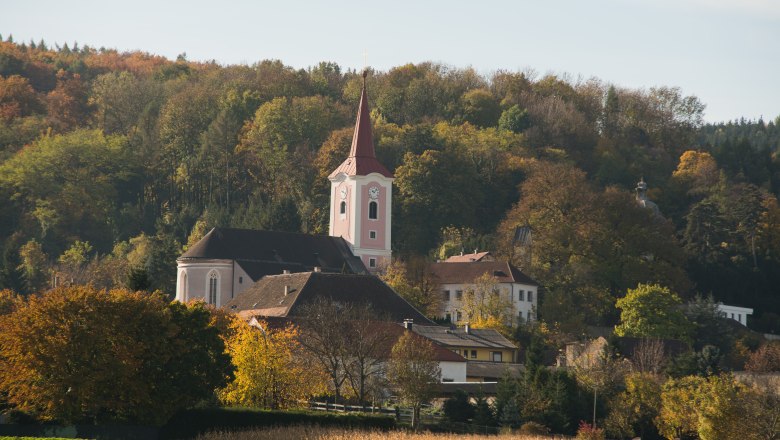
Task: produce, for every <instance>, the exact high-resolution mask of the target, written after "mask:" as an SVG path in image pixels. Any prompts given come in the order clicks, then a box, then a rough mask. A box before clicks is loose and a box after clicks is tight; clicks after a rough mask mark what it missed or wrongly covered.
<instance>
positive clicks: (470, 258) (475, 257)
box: [444, 252, 493, 263]
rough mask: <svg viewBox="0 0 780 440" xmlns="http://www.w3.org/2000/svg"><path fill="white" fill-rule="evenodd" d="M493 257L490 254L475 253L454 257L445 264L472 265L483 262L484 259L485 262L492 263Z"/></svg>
mask: <svg viewBox="0 0 780 440" xmlns="http://www.w3.org/2000/svg"><path fill="white" fill-rule="evenodd" d="M486 257H487V258H486ZM492 257H493V256H492V255H491V254H490V252H475V253H473V254H465V255H463V254H460V255H453V256H451V257H449V258H447V259H446V260H444V262H445V263H471V262H474V261H482V260H483V259H484V260H485V261H490V259H491V258H492Z"/></svg>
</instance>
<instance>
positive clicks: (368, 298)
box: [224, 272, 431, 323]
mask: <svg viewBox="0 0 780 440" xmlns="http://www.w3.org/2000/svg"><path fill="white" fill-rule="evenodd" d="M285 287H286V291H287V295H285ZM318 297H322V298H331V299H333V300H334V301H338V302H344V303H356V304H365V303H368V304H370V305H371V307H372V308H373V309H374V310H376V312H377V313H378V314H379V315H380V316H383V317H386V318H387V319H390V320H394V321H402V320H404V319H413V320H415V321H417V322H422V323H431V321H430V320H428V318H426V317H425V316H424V315H423V314H422V313H420V312H419V311H418V310H417V309H415V308H414V307H412V306H411V305H410V304H409V303H408V302H406V300H404V299H403V298H401V297H400V296H399V295H398V294H397V293H396V292H395V291H394V290H393V289H391V288H390V287H389V286H388V285H387V284H385V283H384V282H383V281H382V280H380V279H379V278H377V277H375V276H373V275H351V274H337V273H324V272H303V273H293V274H286V275H269V276H266V277H263V278H262V279H261V280H260V281H258V282H256V283H255V284H254V285H252V286H251V287H249V288H248V289H247V290H245V291H243V292H241V293H240V294H239V295H238V296H236V297H235V298H233V299H232V300H230V301H229V302H228V303H227V304H225V306H224V307H225V308H227V309H228V310H232V311H234V312H236V313H240V312H243V313H242V314H243V315H247V314H249V315H262V316H280V317H288V316H300V312H301V307H302V306H303V305H305V304H308V303H310V302H312V301H314V300H315V299H316V298H318Z"/></svg>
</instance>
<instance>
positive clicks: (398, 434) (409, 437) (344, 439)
mask: <svg viewBox="0 0 780 440" xmlns="http://www.w3.org/2000/svg"><path fill="white" fill-rule="evenodd" d="M277 439H290V440H509V439H513V440H550V437H543V436H533V435H531V436H525V435H520V434H507V435H472V434H432V433H424V432H423V433H411V432H405V431H390V432H381V431H357V430H348V429H337V428H319V427H316V426H315V427H312V426H294V427H284V428H268V429H258V430H254V431H243V432H233V433H221V432H214V433H209V434H204V435H201V436H199V437H198V438H197V440H277Z"/></svg>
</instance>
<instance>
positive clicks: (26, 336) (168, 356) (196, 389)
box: [0, 286, 231, 423]
mask: <svg viewBox="0 0 780 440" xmlns="http://www.w3.org/2000/svg"><path fill="white" fill-rule="evenodd" d="M6 309H7V306H6ZM210 320H211V317H210V313H209V312H208V310H206V309H205V307H204V306H203V304H199V303H198V304H192V305H189V306H187V305H184V304H180V303H168V302H167V301H166V300H165V299H164V297H163V296H162V295H148V294H144V293H140V292H137V293H132V292H129V291H126V290H119V289H117V290H111V291H105V290H98V289H95V288H92V287H89V286H78V287H71V288H58V289H54V290H51V291H49V292H47V293H45V294H42V295H39V296H31V297H29V298H28V299H27V301H26V302H23V303H19V302H16V303H15V307H13V308H12V310H11V312H10V313H7V314H5V315H2V316H0V330H1V331H0V390H3V391H5V392H7V400H8V402H9V403H10V404H12V405H13V406H14V407H15V408H17V409H19V410H22V411H26V412H29V413H31V414H33V415H37V416H39V417H41V418H44V419H53V420H58V421H63V422H89V423H94V422H126V423H162V422H165V421H166V420H167V418H168V417H170V416H171V415H172V414H173V413H174V412H175V411H177V410H178V409H181V408H185V407H188V406H192V405H195V404H197V403H199V402H200V401H202V400H204V399H209V398H210V397H211V396H212V395H213V392H214V389H215V388H217V387H220V386H223V385H224V384H225V383H226V381H227V379H228V378H229V375H230V373H231V368H230V363H229V362H230V361H229V358H228V356H227V355H226V354H225V352H224V344H223V343H222V340H221V339H220V337H219V334H218V332H217V329H216V328H214V327H212V326H211V325H210Z"/></svg>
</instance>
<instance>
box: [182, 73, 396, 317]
mask: <svg viewBox="0 0 780 440" xmlns="http://www.w3.org/2000/svg"><path fill="white" fill-rule="evenodd" d="M328 178H329V180H330V182H331V185H330V228H329V235H328V236H321V235H309V234H300V233H289V232H276V231H256V230H247V229H233V228H214V229H212V230H211V231H210V232H209V233H208V234H206V236H204V237H203V238H202V239H201V240H200V241H199V242H197V243H196V244H195V245H193V246H192V247H190V248H189V249H188V250H187V251H186V252H185V253H184V254H182V255H181V256H180V257H179V258H178V259H177V282H176V299H177V300H179V301H183V302H185V301H189V300H193V299H202V300H204V301H206V302H207V303H209V304H214V305H215V306H217V307H221V306H224V305H226V304H227V303H228V302H229V301H230V300H231V299H233V298H235V297H236V296H237V295H238V294H239V293H241V292H243V291H244V290H246V289H248V288H249V287H251V286H252V285H253V284H254V283H256V282H257V281H259V280H260V279H262V278H263V277H265V276H267V275H281V274H292V273H299V272H323V273H340V274H368V273H375V272H376V271H377V270H378V269H379V268H381V267H384V266H385V265H387V264H389V263H390V258H391V250H390V238H391V237H390V231H391V218H392V216H391V210H392V196H393V194H392V186H393V174H392V173H391V172H390V171H389V170H388V169H387V168H386V167H385V166H384V165H382V164H381V163H380V162H379V161H378V160H377V158H376V154H375V151H374V139H373V133H372V130H371V116H370V111H369V107H368V95H367V92H366V72H364V73H363V89H362V91H361V94H360V104H359V107H358V114H357V121H356V123H355V132H354V134H353V136H352V146H351V149H350V152H349V156H348V157H347V158H346V159H345V160H344V162H342V163H341V165H339V166H338V167H337V168H336V169H335V170H334V171H333V172H332V173H331V174H330V176H329V177H328Z"/></svg>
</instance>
